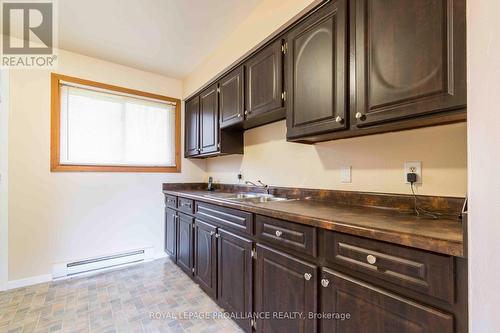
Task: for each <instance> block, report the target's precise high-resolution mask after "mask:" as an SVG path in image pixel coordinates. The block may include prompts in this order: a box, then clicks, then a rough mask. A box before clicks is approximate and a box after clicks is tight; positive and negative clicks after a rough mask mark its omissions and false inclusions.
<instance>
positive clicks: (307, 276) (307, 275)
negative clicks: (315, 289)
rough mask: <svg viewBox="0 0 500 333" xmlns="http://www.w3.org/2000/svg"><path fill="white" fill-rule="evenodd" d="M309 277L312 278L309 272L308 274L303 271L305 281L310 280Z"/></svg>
mask: <svg viewBox="0 0 500 333" xmlns="http://www.w3.org/2000/svg"><path fill="white" fill-rule="evenodd" d="M311 278H312V275H311V274H309V273H304V279H306V281H309V280H311Z"/></svg>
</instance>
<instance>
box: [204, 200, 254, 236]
mask: <svg viewBox="0 0 500 333" xmlns="http://www.w3.org/2000/svg"><path fill="white" fill-rule="evenodd" d="M195 206H196V207H195V214H196V217H197V218H199V219H201V220H202V221H206V222H211V223H215V224H216V225H218V226H223V227H228V228H231V229H233V230H239V231H241V232H244V233H246V234H249V235H252V234H253V216H252V213H248V212H243V211H240V210H236V209H231V208H226V207H220V206H216V205H211V204H207V203H204V202H196V205H195Z"/></svg>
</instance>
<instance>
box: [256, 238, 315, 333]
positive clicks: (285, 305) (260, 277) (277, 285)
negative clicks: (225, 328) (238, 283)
mask: <svg viewBox="0 0 500 333" xmlns="http://www.w3.org/2000/svg"><path fill="white" fill-rule="evenodd" d="M317 272H318V269H317V267H316V266H315V265H312V264H309V263H306V262H304V261H302V260H299V259H296V258H294V257H292V256H290V255H288V254H285V253H282V252H279V251H276V250H273V249H271V248H268V247H265V246H262V245H260V244H257V274H256V284H255V310H256V312H257V313H269V315H270V318H268V319H259V318H257V323H256V326H257V332H262V333H264V332H265V333H289V332H296V333H314V332H316V326H317V323H316V320H315V319H309V318H308V317H309V314H314V313H316V311H317V290H318V275H317ZM283 316H287V317H283Z"/></svg>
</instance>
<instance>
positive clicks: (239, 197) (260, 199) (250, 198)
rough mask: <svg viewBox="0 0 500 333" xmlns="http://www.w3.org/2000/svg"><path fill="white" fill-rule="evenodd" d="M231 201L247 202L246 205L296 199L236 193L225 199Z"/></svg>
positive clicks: (262, 194)
mask: <svg viewBox="0 0 500 333" xmlns="http://www.w3.org/2000/svg"><path fill="white" fill-rule="evenodd" d="M224 199H225V200H229V201H237V202H245V203H253V204H258V203H264V202H273V201H291V200H294V199H288V198H283V197H276V196H274V195H272V194H265V193H234V194H232V195H231V196H227V197H225V198H224Z"/></svg>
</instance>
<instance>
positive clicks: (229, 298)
mask: <svg viewBox="0 0 500 333" xmlns="http://www.w3.org/2000/svg"><path fill="white" fill-rule="evenodd" d="M217 265H218V276H217V299H218V302H219V304H220V305H221V306H222V307H223V308H224V309H225V310H226V311H228V312H231V313H235V314H243V315H246V314H249V313H251V312H252V306H253V304H252V303H253V302H252V300H253V297H252V290H253V289H252V287H253V270H252V241H251V240H249V239H247V238H245V237H241V236H238V235H236V234H234V233H231V232H228V231H226V230H224V229H219V231H218V244H217ZM237 322H238V323H239V325H240V326H241V327H242V328H243V329H245V331H247V332H251V330H252V327H251V318H240V319H237Z"/></svg>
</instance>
